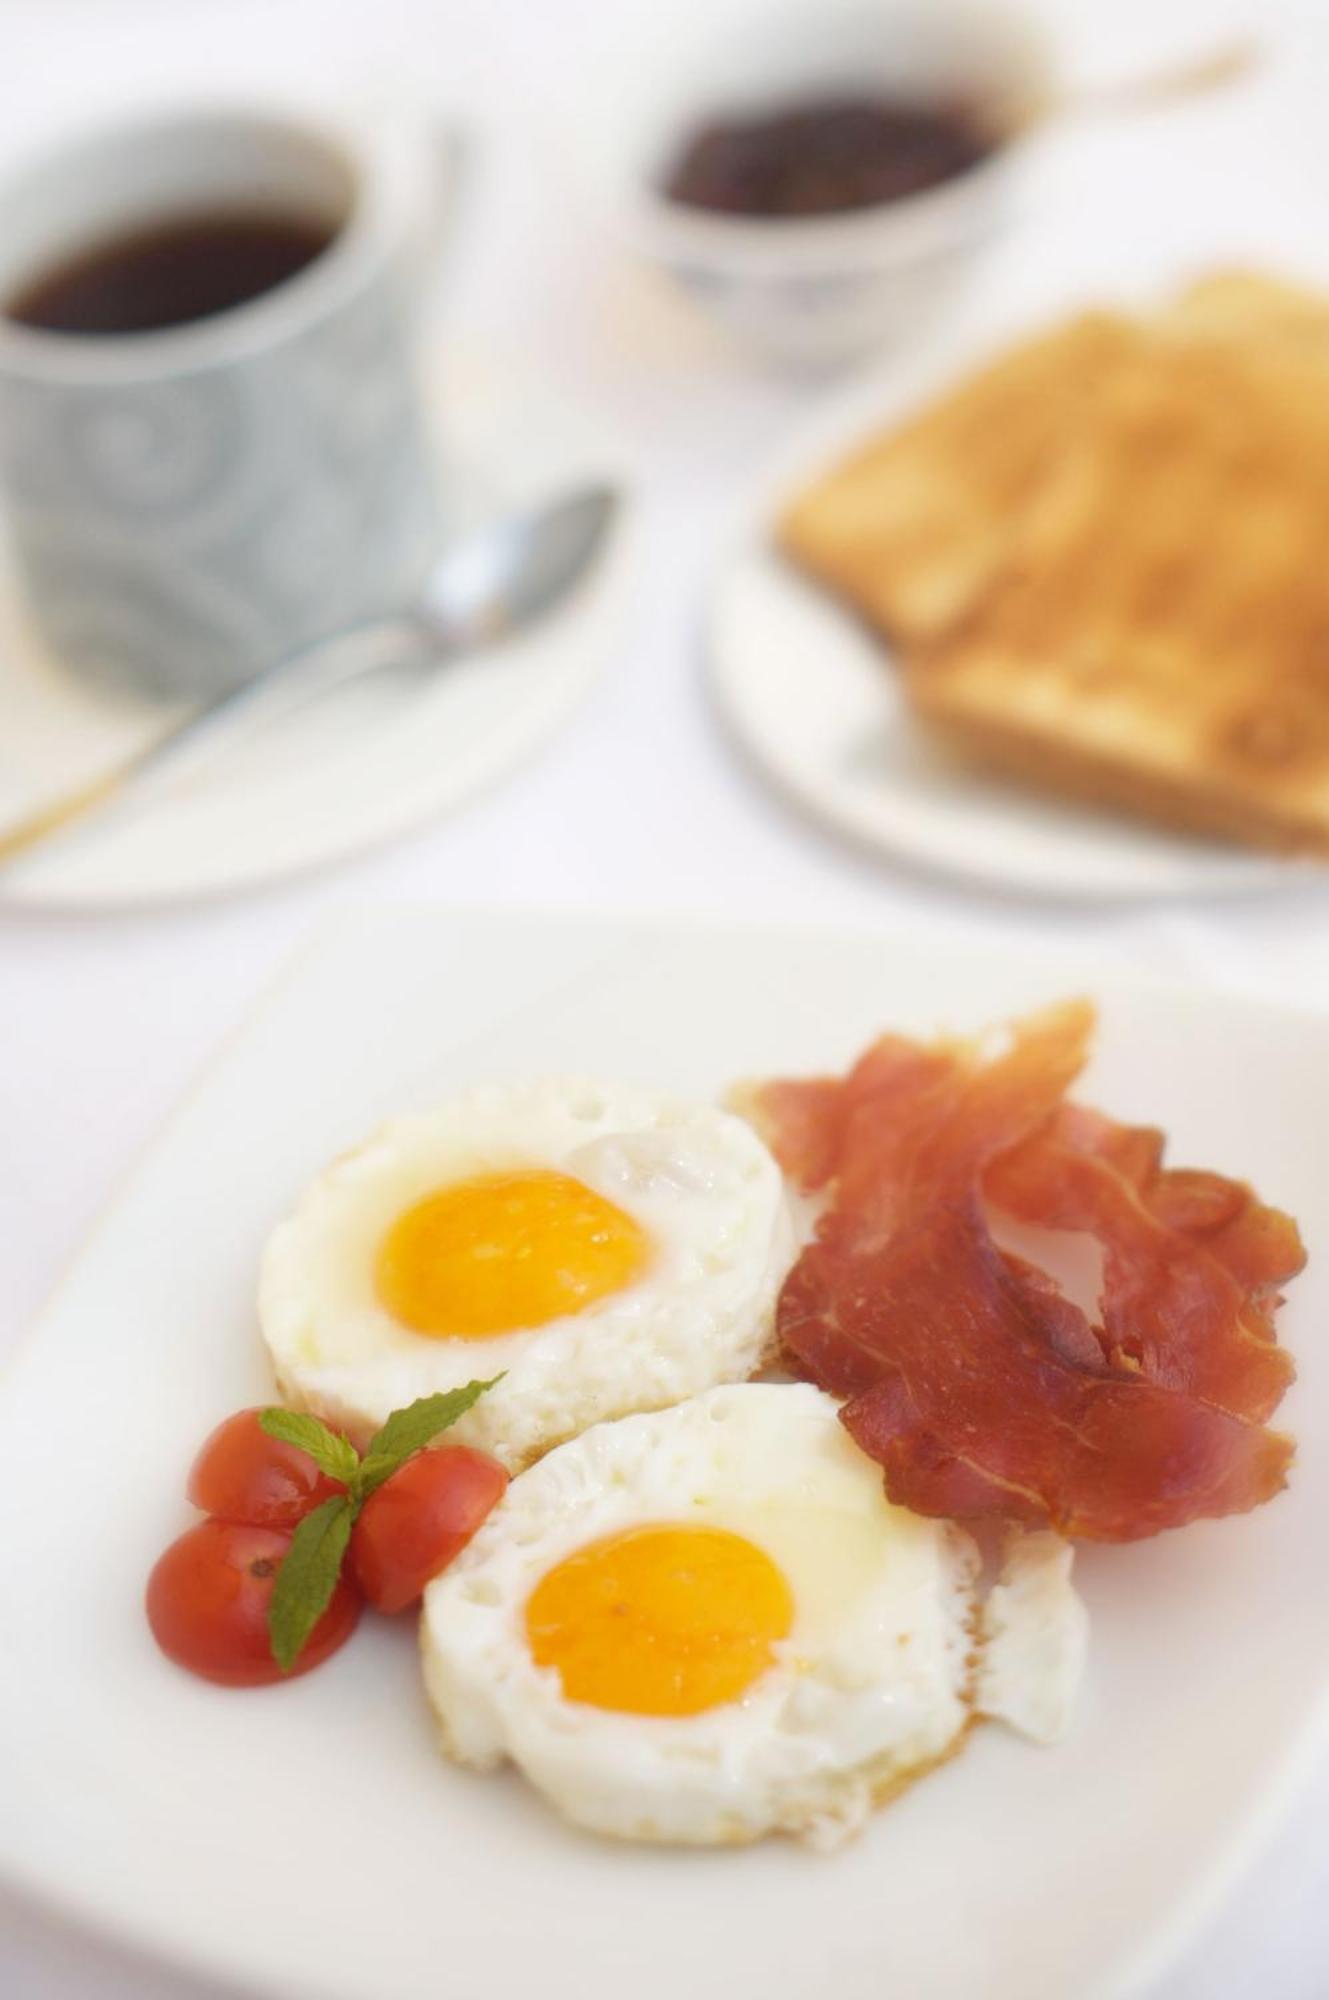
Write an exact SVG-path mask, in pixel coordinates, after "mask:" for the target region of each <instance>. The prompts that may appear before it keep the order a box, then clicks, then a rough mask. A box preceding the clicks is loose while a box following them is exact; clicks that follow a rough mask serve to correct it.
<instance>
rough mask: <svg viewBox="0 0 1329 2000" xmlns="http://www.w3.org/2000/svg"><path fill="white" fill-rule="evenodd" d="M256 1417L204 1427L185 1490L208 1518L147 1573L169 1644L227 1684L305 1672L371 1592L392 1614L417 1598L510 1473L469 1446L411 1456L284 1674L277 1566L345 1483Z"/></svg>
mask: <svg viewBox="0 0 1329 2000" xmlns="http://www.w3.org/2000/svg"><path fill="white" fill-rule="evenodd" d="M258 1419H259V1412H258V1411H257V1410H240V1411H238V1412H237V1413H236V1415H235V1416H233V1417H228V1418H227V1419H226V1421H225V1423H223V1424H219V1425H218V1427H217V1429H216V1430H215V1431H214V1432H213V1433H212V1435H211V1437H210V1438H208V1440H207V1442H206V1443H205V1444H204V1446H203V1449H202V1450H201V1451H200V1452H199V1455H198V1457H197V1458H196V1459H195V1461H194V1464H193V1467H192V1468H191V1470H190V1474H189V1482H188V1486H187V1489H186V1490H187V1493H188V1497H189V1499H190V1500H191V1501H192V1502H193V1504H194V1505H195V1506H196V1507H199V1508H201V1509H202V1510H203V1512H204V1513H205V1515H206V1516H207V1517H208V1518H207V1519H205V1520H203V1521H200V1522H198V1523H197V1525H196V1526H194V1527H192V1528H190V1529H188V1530H187V1532H186V1533H185V1534H183V1535H181V1536H180V1537H179V1539H178V1540H177V1541H174V1542H172V1544H171V1546H170V1547H169V1548H168V1549H167V1550H166V1553H165V1554H164V1555H163V1556H162V1557H161V1558H160V1559H159V1560H158V1562H157V1564H156V1566H155V1567H154V1569H153V1571H152V1574H151V1576H150V1577H149V1579H148V1591H147V1613H148V1623H149V1625H150V1626H151V1628H152V1634H153V1637H154V1638H155V1639H156V1641H157V1644H158V1645H159V1646H160V1647H161V1649H162V1651H163V1652H164V1653H165V1654H166V1655H167V1656H168V1658H170V1659H172V1660H174V1661H175V1662H176V1663H177V1665H179V1666H182V1667H186V1668H188V1670H189V1671H190V1672H191V1673H195V1674H200V1675H201V1676H202V1677H203V1678H204V1679H205V1680H210V1681H219V1682H221V1683H222V1685H223V1686H226V1687H258V1686H262V1685H264V1684H266V1683H268V1682H271V1681H278V1680H286V1679H290V1678H291V1677H292V1676H293V1675H295V1674H303V1673H307V1672H308V1671H309V1669H310V1668H311V1667H316V1666H318V1665H319V1664H320V1662H322V1661H323V1660H326V1659H327V1658H328V1657H329V1656H330V1655H331V1654H333V1653H335V1652H336V1651H337V1649H338V1648H339V1647H340V1646H342V1645H344V1644H345V1642H346V1640H347V1639H349V1638H350V1636H351V1633H352V1632H353V1631H354V1630H355V1627H356V1625H357V1624H358V1622H359V1618H360V1612H361V1609H362V1606H363V1602H364V1601H368V1603H370V1604H371V1605H373V1607H374V1608H375V1610H378V1611H385V1612H394V1611H404V1610H405V1609H406V1608H407V1606H408V1605H411V1604H414V1603H415V1602H416V1601H417V1599H418V1598H419V1596H420V1593H421V1591H422V1590H423V1589H424V1587H425V1585H426V1584H427V1583H428V1582H429V1580H430V1578H431V1577H434V1576H436V1575H437V1574H438V1572H439V1571H440V1570H441V1569H442V1568H444V1567H445V1565H446V1564H447V1563H449V1562H451V1560H452V1558H453V1556H455V1555H456V1554H457V1552H458V1550H459V1549H461V1548H463V1547H464V1546H465V1544H466V1543H467V1542H468V1541H469V1540H470V1539H471V1536H472V1535H473V1534H474V1533H475V1531H476V1529H477V1528H478V1527H479V1526H480V1523H481V1522H482V1521H483V1520H484V1518H485V1516H486V1515H487V1514H488V1513H489V1511H490V1509H491V1508H492V1507H493V1506H494V1505H495V1504H496V1502H497V1501H498V1500H500V1499H501V1498H502V1495H503V1492H504V1489H505V1488H506V1486H507V1483H508V1476H507V1473H506V1472H505V1471H504V1470H503V1467H502V1466H501V1465H500V1464H499V1463H498V1461H497V1460H496V1459H493V1458H490V1457H488V1456H487V1454H486V1453H484V1452H480V1451H472V1450H470V1449H468V1448H467V1447H466V1446H465V1445H443V1446H439V1447H437V1448H435V1449H434V1450H430V1451H422V1452H419V1453H417V1455H416V1456H415V1457H414V1458H409V1459H407V1461H406V1463H405V1464H404V1465H402V1466H401V1467H400V1469H399V1470H398V1471H396V1472H394V1473H393V1475H392V1477H391V1478H390V1479H387V1480H385V1481H384V1483H383V1485H382V1486H380V1487H379V1488H378V1489H377V1491H376V1492H374V1493H371V1494H370V1496H369V1498H368V1499H367V1500H366V1501H365V1503H364V1505H363V1507H362V1508H361V1511H360V1514H359V1518H358V1519H357V1521H356V1523H355V1526H354V1528H353V1530H352V1532H351V1545H350V1552H349V1559H348V1562H347V1564H346V1566H345V1568H344V1569H343V1573H342V1575H341V1577H340V1578H339V1580H338V1582H337V1586H336V1589H335V1590H334V1592H333V1595H332V1599H331V1602H330V1603H329V1605H328V1607H327V1610H326V1611H325V1612H324V1613H323V1615H322V1617H321V1618H320V1619H319V1621H318V1623H317V1624H316V1625H315V1627H314V1630H313V1632H312V1634H311V1635H310V1637H309V1638H308V1639H307V1640H306V1642H305V1644H304V1646H303V1648H302V1649H301V1652H300V1656H299V1658H298V1660H297V1661H296V1663H295V1666H294V1667H293V1668H292V1669H291V1673H290V1674H283V1673H282V1672H281V1670H280V1668H279V1667H278V1665H277V1662H276V1660H275V1659H274V1658H273V1655H272V1648H271V1643H270V1640H269V1636H268V1604H269V1600H270V1599H271V1596H272V1589H273V1584H274V1582H275V1580H276V1576H277V1571H278V1570H279V1568H280V1567H281V1563H282V1560H283V1558H284V1556H285V1555H286V1552H287V1550H288V1549H289V1547H290V1545H291V1536H292V1534H293V1532H294V1530H295V1528H296V1527H297V1526H298V1524H299V1523H300V1522H301V1521H302V1520H303V1519H304V1517H305V1515H306V1514H309V1513H311V1512H312V1511H313V1509H314V1508H315V1507H319V1506H321V1505H322V1504H323V1502H324V1501H326V1500H329V1499H331V1498H332V1497H333V1496H334V1495H335V1494H338V1493H341V1492H343V1491H344V1488H343V1487H342V1486H340V1485H339V1484H338V1482H337V1481H336V1480H333V1479H330V1478H328V1476H327V1475H326V1474H325V1473H324V1472H322V1471H320V1469H319V1467H318V1466H317V1465H315V1463H314V1461H313V1459H312V1458H310V1457H309V1455H308V1454H307V1453H306V1452H303V1451H300V1450H298V1449H297V1448H296V1447H295V1446H294V1445H290V1444H285V1443H283V1442H282V1441H281V1440H280V1439H277V1438H271V1437H269V1436H268V1435H267V1433H266V1432H265V1431H264V1430H262V1429H261V1428H260V1426H259V1421H258Z"/></svg>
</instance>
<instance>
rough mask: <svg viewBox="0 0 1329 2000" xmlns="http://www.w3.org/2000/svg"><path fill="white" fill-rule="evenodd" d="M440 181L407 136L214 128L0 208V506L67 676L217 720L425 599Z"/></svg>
mask: <svg viewBox="0 0 1329 2000" xmlns="http://www.w3.org/2000/svg"><path fill="white" fill-rule="evenodd" d="M443 171H444V167H443V163H442V161H441V159H440V158H439V156H438V153H437V151H436V150H435V149H433V148H432V147H431V145H430V144H429V142H428V137H427V135H425V134H423V133H422V132H419V131H413V130H412V129H410V128H409V126H408V124H407V123H406V122H405V121H399V122H397V123H396V124H394V125H392V126H389V125H387V124H386V123H381V124H380V123H375V122H373V121H370V120H367V119H364V120H361V119H356V118H352V117H349V116H348V117H342V116H340V115H339V116H337V117H333V116H332V115H330V114H328V115H325V114H321V113H320V114H318V115H313V114H307V113H304V112H298V113H293V112H290V111H289V110H286V109H284V108H283V109H272V108H267V107H263V108H256V107H253V106H250V107H235V106H222V107H211V108H200V109H198V110H195V111H191V112H188V113H176V114H172V115H158V116H153V117H147V118H144V119H141V120H139V121H137V122H135V123H132V124H127V125H121V126H118V127H115V128H112V129H107V130H104V131H101V132H98V133H94V134H92V135H90V136H88V137H87V138H85V139H84V140H82V141H81V142H76V143H74V144H72V145H67V146H65V147H63V148H61V149H60V150H59V151H57V152H54V153H52V154H51V155H49V156H48V157H46V158H41V159H37V160H36V161H34V162H33V163H32V164H31V165H29V166H28V167H27V168H26V169H25V170H19V171H17V172H16V173H15V174H14V176H13V177H12V178H11V179H10V180H9V181H8V184H7V185H6V186H5V187H4V188H3V189H0V501H2V502H3V507H4V512H5V518H6V523H7V526H8V530H9V535H10V540H11V544H12V547H13V551H14V555H15V558H16V569H17V575H18V580H19V584H20V587H21V589H22V592H23V596H24V600H25V603H26V607H27V611H28V613H29V615H30V620H31V623H32V625H33V627H34V630H35V633H36V636H37V637H38V639H39V641H40V642H41V643H42V644H43V645H44V647H45V648H46V649H47V650H48V651H49V652H50V653H52V654H53V655H54V656H55V657H56V658H58V660H59V661H60V662H61V663H63V665H64V666H66V667H67V668H68V669H70V670H71V671H72V672H73V673H75V674H77V675H78V676H80V677H82V678H83V679H85V680H88V681H93V682H97V683H100V684H103V685H105V686H111V687H115V688H118V689H123V690H128V691H130V692H132V693H134V694H138V695H145V696H149V697H155V698H158V699H161V700H164V701H170V702H190V703H198V702H207V701H209V700H212V699H215V698H216V697H218V696H219V695H221V694H223V693H225V692H227V691H228V690H229V689H230V688H232V687H235V686H238V685H240V684H242V683H243V682H245V681H247V680H249V679H251V678H253V677H254V676H255V675H257V674H259V673H261V672H262V671H263V670H264V668H266V667H267V666H269V665H271V664H272V663H273V662H275V661H276V660H278V659H280V658H282V657H283V656H285V655H286V654H288V653H290V652H292V651H295V650H297V649H299V648H301V647H304V646H307V645H309V644H311V643H312V642H314V641H316V640H318V639H319V638H321V637H323V636H324V635H326V634H329V633H331V632H333V631H337V630H340V629H342V628H344V627H346V626H348V625H351V624H354V623H356V622H358V621H360V620H362V619H368V618H372V617H374V616H377V615H379V614H381V613H384V612H387V611H390V610H392V609H394V608H395V607H397V606H399V605H400V603H401V601H402V599H403V597H404V596H405V595H406V594H407V593H409V592H410V590H411V589H412V587H413V586H414V585H416V584H417V583H418V582H419V580H420V578H421V576H422V575H423V572H424V570H425V569H426V567H427V565H428V562H429V559H430V556H431V554H432V552H433V551H434V548H435V538H436V533H437V517H436V506H435V493H434V482H433V476H432V464H431V456H430V449H429V432H428V425H427V423H426V421H425V416H424V412H423V409H422V405H421V391H420V387H419V383H418V380H417V370H416V353H415V347H416V325H415V321H416V314H417V307H418V300H419V295H420V276H421V265H422V260H423V253H424V248H425V244H426V241H427V236H428V230H429V226H430V222H431V219H432V216H433V214H434V213H436V209H437V204H438V201H439V197H440V194H441V193H442V192H444V191H443V190H441V189H440V187H439V185H438V176H439V175H440V174H441V173H442V172H443ZM227 232H229V234H228V233H227ZM191 256H192V262H191ZM228 260H229V261H228ZM186 281H188V282H186ZM191 287H192V288H191Z"/></svg>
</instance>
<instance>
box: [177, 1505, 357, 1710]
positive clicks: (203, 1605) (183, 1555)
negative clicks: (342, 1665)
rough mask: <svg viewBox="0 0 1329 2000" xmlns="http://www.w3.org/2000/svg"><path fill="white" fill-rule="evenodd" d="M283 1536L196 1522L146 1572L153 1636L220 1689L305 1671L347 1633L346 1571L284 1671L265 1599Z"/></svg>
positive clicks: (350, 1627) (350, 1625)
mask: <svg viewBox="0 0 1329 2000" xmlns="http://www.w3.org/2000/svg"><path fill="white" fill-rule="evenodd" d="M290 1546H291V1537H290V1535H289V1534H286V1533H284V1532H282V1531H281V1530H280V1529H276V1528H250V1527H243V1526H240V1525H238V1524H237V1523H235V1522H232V1521H200V1522H199V1524H198V1526H197V1527H196V1528H190V1530H189V1531H188V1533H187V1534H183V1535H181V1537H180V1539H179V1540H178V1541H175V1542H172V1543H171V1546H170V1548H169V1549H167V1551H166V1553H165V1554H164V1555H163V1556H161V1557H160V1558H159V1559H158V1562H157V1564H156V1567H155V1568H154V1569H153V1572H152V1575H151V1576H150V1577H149V1578H148V1595H147V1611H148V1623H149V1625H150V1626H151V1627H152V1636H153V1637H154V1639H155V1640H156V1641H157V1644H158V1645H159V1646H160V1647H161V1649H162V1651H163V1653H165V1654H166V1656H167V1657H168V1659H172V1660H174V1661H175V1662H176V1664H177V1666H181V1667H187V1668H188V1669H189V1671H190V1673H192V1674H201V1675H202V1677H203V1679H204V1680H206V1681H220V1682H221V1683H222V1685H223V1686H224V1687H261V1686H262V1685H263V1684H264V1683H265V1682H268V1681H280V1680H292V1679H294V1677H295V1676H296V1675H297V1674H304V1673H308V1671H309V1669H310V1668H311V1667H316V1666H318V1665H319V1663H320V1661H322V1660H326V1659H327V1657H328V1655H329V1654H330V1653H335V1652H336V1650H337V1648H338V1647H339V1646H340V1645H342V1644H343V1643H344V1642H345V1641H346V1640H347V1639H349V1638H350V1636H351V1633H352V1632H353V1631H354V1630H355V1626H356V1622H357V1620H358V1619H359V1616H360V1609H361V1606H360V1598H359V1595H358V1593H357V1592H356V1590H355V1589H354V1588H353V1586H352V1585H351V1584H349V1583H348V1582H347V1581H346V1579H345V1577H344V1576H343V1578H342V1579H341V1581H340V1582H339V1583H338V1585H337V1588H336V1590H335V1591H334V1592H333V1594H332V1602H331V1603H330V1604H329V1606H328V1608H327V1610H326V1611H325V1612H324V1613H323V1616H322V1617H321V1618H320V1619H319V1621H318V1623H317V1625H316V1626H315V1627H314V1629H313V1631H312V1632H311V1633H310V1635H309V1640H308V1642H307V1644H306V1645H305V1647H304V1649H303V1651H302V1652H301V1654H300V1657H299V1659H298V1660H297V1661H296V1663H295V1665H294V1667H293V1668H292V1669H291V1672H290V1673H289V1674H283V1673H282V1671H281V1669H280V1668H279V1667H278V1665H277V1662H276V1661H275V1660H274V1659H273V1657H272V1649H271V1646H270V1645H269V1643H268V1599H269V1598H270V1597H271V1596H272V1585H273V1579H274V1578H275V1577H276V1574H277V1571H278V1569H279V1567H280V1565H281V1560H282V1557H283V1556H284V1555H285V1554H286V1551H287V1549H288V1548H289V1547H290Z"/></svg>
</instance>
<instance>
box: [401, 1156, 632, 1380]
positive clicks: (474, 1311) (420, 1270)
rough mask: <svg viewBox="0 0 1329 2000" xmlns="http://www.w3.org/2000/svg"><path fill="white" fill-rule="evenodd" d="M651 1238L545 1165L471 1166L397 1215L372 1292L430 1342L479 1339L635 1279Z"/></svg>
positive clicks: (559, 1312) (578, 1307)
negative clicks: (518, 1168)
mask: <svg viewBox="0 0 1329 2000" xmlns="http://www.w3.org/2000/svg"><path fill="white" fill-rule="evenodd" d="M649 1256H650V1239H649V1237H648V1236H647V1235H646V1232H645V1231H644V1230H643V1229H642V1228H641V1227H640V1225H639V1224H638V1223H636V1222H635V1221H634V1220H633V1218H632V1217H631V1216H630V1215H625V1214H624V1213H623V1211H622V1209H620V1208H615V1206H614V1204H613V1202H611V1201H606V1200H605V1199H604V1197H603V1195H598V1194H596V1193H595V1191H594V1189H593V1188H588V1187H586V1186H584V1185H583V1183H582V1182H581V1181H578V1180H574V1179H573V1178H572V1176H571V1175H569V1174H560V1173H555V1172H553V1171H551V1170H549V1169H547V1168H537V1169H534V1170H531V1171H529V1172H521V1173H498V1174H477V1175H476V1176H475V1177H474V1178H473V1179H471V1180H465V1181H457V1182H455V1183H454V1184H453V1185H452V1186H451V1187H445V1188H439V1189H438V1190H437V1191H436V1192H435V1193H434V1194H430V1195H426V1196H425V1198H424V1200H423V1201H419V1202H417V1203H416V1204H415V1206H414V1208H408V1209H407V1210H406V1212H405V1214H404V1215H399V1216H398V1218H397V1220H396V1221H395V1222H394V1223H393V1225H392V1227H391V1228H390V1229H389V1230H388V1233H387V1235H386V1236H385V1237H384V1238H383V1241H382V1243H381V1244H380V1245H379V1250H378V1258H377V1262H376V1265H375V1271H374V1276H375V1282H376V1284H377V1288H378V1296H379V1298H380V1299H381V1301H382V1303H383V1304H384V1305H385V1306H386V1307H387V1309H388V1311H389V1312H390V1313H391V1314H392V1315H393V1317H394V1318H395V1319H398V1320H400V1321H401V1322H402V1324H403V1325H405V1326H409V1327H411V1328H412V1329H413V1330H414V1331H415V1332H416V1333H424V1334H428V1335H430V1336H431V1337H433V1338H434V1339H437V1340H446V1339H456V1340H486V1339H488V1338H489V1336H490V1335H491V1334H496V1333H515V1332H518V1331H520V1330H521V1329H522V1328H524V1327H531V1326H543V1325H544V1324H545V1322H546V1321H547V1320H551V1319H561V1318H562V1317H563V1315H564V1314H565V1313H576V1312H581V1311H582V1310H583V1308H584V1307H586V1306H590V1305H594V1304H595V1302H596V1300H597V1299H604V1298H608V1297H609V1296H610V1294H611V1293H613V1292H620V1291H622V1290H623V1289H624V1288H625V1286H628V1285H630V1284H632V1283H633V1282H634V1281H635V1280H636V1279H637V1278H639V1277H640V1276H641V1274H642V1272H643V1271H644V1270H645V1268H646V1265H647V1262H648V1260H649Z"/></svg>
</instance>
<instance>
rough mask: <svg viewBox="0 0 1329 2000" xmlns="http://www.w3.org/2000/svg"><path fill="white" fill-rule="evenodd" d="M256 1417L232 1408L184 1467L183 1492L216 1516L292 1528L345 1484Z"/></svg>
mask: <svg viewBox="0 0 1329 2000" xmlns="http://www.w3.org/2000/svg"><path fill="white" fill-rule="evenodd" d="M258 1419H259V1412H258V1411H257V1410H237V1411H236V1414H235V1415H234V1416H233V1417H227V1419H226V1421H225V1423H223V1424H218V1426H217V1428H216V1430H215V1431H213V1433H212V1435H211V1437H209V1438H208V1440H207V1442H206V1443H205V1444H204V1446H203V1448H202V1450H201V1451H200V1452H199V1455H198V1457H197V1458H196V1459H195V1460H194V1463H193V1465H192V1466H191V1467H190V1471H189V1485H188V1487H187V1488H186V1491H187V1493H188V1495H189V1498H190V1500H191V1501H192V1502H193V1504H194V1505H195V1507H201V1508H202V1510H203V1512H204V1513H205V1514H214V1515H215V1516H216V1517H217V1519H218V1520H219V1521H238V1522H240V1523H242V1524H243V1525H244V1526H245V1527H250V1528H293V1527H294V1526H295V1525H296V1523H297V1521H302V1520H303V1519H304V1517H305V1515H306V1514H311V1513H312V1512H313V1510H314V1508H315V1507H320V1506H322V1504H323V1502H324V1501H325V1500H330V1499H331V1498H332V1496H333V1494H334V1493H341V1492H344V1491H345V1489H344V1488H343V1487H342V1486H340V1485H339V1484H338V1483H337V1481H336V1480H335V1479H329V1478H328V1476H327V1474H326V1473H325V1472H320V1471H319V1469H318V1467H317V1466H316V1465H315V1463H314V1461H313V1459H312V1458H311V1457H310V1456H309V1453H308V1452H307V1451H299V1450H297V1448H296V1446H295V1445H293V1444H283V1443H282V1441H281V1439H280V1438H270V1437H269V1436H268V1435H267V1433H266V1431H263V1430H260V1429H259V1422H258Z"/></svg>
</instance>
